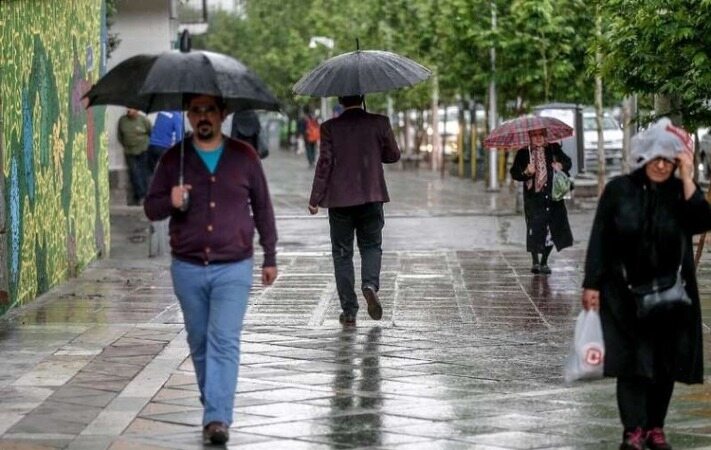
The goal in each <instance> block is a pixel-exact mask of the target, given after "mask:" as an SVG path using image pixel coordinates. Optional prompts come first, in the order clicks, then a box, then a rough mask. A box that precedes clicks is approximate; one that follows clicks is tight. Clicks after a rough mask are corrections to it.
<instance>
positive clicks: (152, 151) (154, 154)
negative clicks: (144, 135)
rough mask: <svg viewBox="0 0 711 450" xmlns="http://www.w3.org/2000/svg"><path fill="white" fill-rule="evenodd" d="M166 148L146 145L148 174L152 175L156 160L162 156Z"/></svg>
mask: <svg viewBox="0 0 711 450" xmlns="http://www.w3.org/2000/svg"><path fill="white" fill-rule="evenodd" d="M167 151H168V149H167V148H165V147H159V146H157V145H149V146H148V158H147V161H146V166H147V167H148V175H149V176H151V177H152V176H153V172H155V170H156V166H157V165H158V160H160V157H161V156H163V153H165V152H167Z"/></svg>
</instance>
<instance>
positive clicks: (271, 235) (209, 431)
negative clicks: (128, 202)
mask: <svg viewBox="0 0 711 450" xmlns="http://www.w3.org/2000/svg"><path fill="white" fill-rule="evenodd" d="M187 106H188V119H189V120H190V125H191V126H192V129H193V130H194V134H193V135H192V136H191V137H188V138H186V140H185V155H184V167H185V168H184V178H185V184H183V185H179V184H178V179H179V173H180V166H181V161H180V160H181V154H180V153H181V152H180V146H179V145H176V146H175V147H173V148H171V149H170V150H168V152H167V153H166V154H165V155H164V156H163V158H162V159H161V162H160V164H159V165H158V167H157V168H156V172H155V175H154V176H153V183H152V184H151V189H150V192H149V193H148V196H147V197H146V202H145V204H144V209H145V212H146V216H148V218H149V219H150V220H154V221H155V220H162V219H164V218H166V217H170V246H171V248H172V255H173V260H172V263H171V268H170V272H171V276H172V279H173V289H174V291H175V295H176V296H177V297H178V300H179V301H180V307H181V309H182V312H183V319H184V321H185V329H186V331H187V333H188V345H189V346H190V355H191V357H192V360H193V365H194V366H195V375H196V376H197V383H198V386H199V388H200V401H201V402H202V404H203V406H204V408H205V409H204V413H203V419H202V424H203V437H204V439H205V440H206V441H209V442H210V443H212V444H224V443H225V442H227V440H228V439H229V431H228V429H229V426H230V425H231V424H232V409H233V407H234V398H235V389H236V387H237V375H238V371H239V355H240V334H241V331H242V322H243V319H244V314H245V312H246V310H247V301H248V299H249V290H250V287H251V286H252V258H253V248H252V237H253V236H254V228H255V226H256V228H257V230H258V231H259V244H260V245H261V246H262V248H263V250H264V264H263V265H262V284H263V285H265V286H268V285H271V284H272V283H273V282H274V280H275V279H276V276H277V268H276V250H275V248H276V241H277V234H276V227H275V224H274V210H273V208H272V203H271V200H270V199H269V190H268V188H267V181H266V178H265V176H264V172H263V171H262V165H261V163H260V162H259V157H257V154H256V152H255V151H254V149H252V147H250V146H249V145H248V144H246V143H244V142H241V141H235V140H232V139H230V138H228V137H227V136H223V135H222V134H221V132H220V128H221V123H222V121H223V120H224V118H225V108H224V103H223V101H222V99H220V98H217V97H211V96H207V95H197V96H192V97H190V98H189V99H188V103H187ZM188 193H189V198H190V201H189V202H188V204H186V203H185V200H184V199H185V196H186V195H187V194H188Z"/></svg>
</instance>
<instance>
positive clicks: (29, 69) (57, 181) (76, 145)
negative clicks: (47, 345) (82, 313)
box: [0, 0, 109, 314]
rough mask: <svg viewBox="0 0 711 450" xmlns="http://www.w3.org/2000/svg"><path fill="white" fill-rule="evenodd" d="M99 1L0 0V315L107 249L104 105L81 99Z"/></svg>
mask: <svg viewBox="0 0 711 450" xmlns="http://www.w3.org/2000/svg"><path fill="white" fill-rule="evenodd" d="M104 8H105V5H104V4H103V1H102V0H61V1H58V0H51V1H48V0H0V100H1V101H2V107H1V108H2V109H0V118H1V119H2V130H1V131H2V133H1V135H2V142H0V145H1V146H2V147H0V149H1V150H2V165H1V166H0V169H1V170H2V175H4V177H0V182H2V181H1V180H3V179H4V182H2V186H0V192H2V195H3V197H4V198H3V200H4V213H5V220H6V224H5V233H4V234H0V236H3V238H4V239H5V242H4V243H5V244H6V250H5V252H6V253H7V254H6V257H5V258H0V261H2V260H3V259H4V262H5V264H4V265H5V266H6V267H4V268H0V270H5V271H6V280H7V281H6V284H7V286H6V289H7V292H8V293H7V295H4V296H3V295H0V314H2V313H4V312H6V311H7V310H8V309H9V308H11V307H12V306H15V305H19V304H23V303H26V302H29V301H32V300H33V299H34V298H35V297H36V296H37V295H38V294H40V293H42V292H44V291H46V290H48V289H49V288H50V287H52V286H54V285H55V284H57V283H59V282H61V281H62V280H64V279H66V278H67V277H69V276H74V275H76V274H77V273H78V272H79V271H80V270H81V269H82V268H83V267H85V266H86V265H87V264H88V263H89V262H91V261H92V260H93V259H95V258H96V257H97V256H100V255H105V254H106V253H107V251H108V248H109V184H108V152H107V137H106V133H105V132H104V108H103V107H99V108H92V109H90V110H86V109H85V108H84V102H83V101H82V100H81V96H82V94H83V93H84V92H85V91H86V90H87V89H88V88H89V87H90V86H91V84H92V83H93V82H95V81H96V80H97V79H98V78H99V76H100V75H101V74H102V73H103V72H104V70H105V68H104V64H103V61H105V57H104V50H103V49H104V46H103V45H102V44H103V42H105V36H106V29H105V21H104V17H105V14H104ZM2 204H3V202H0V205H2ZM1 248H2V246H0V249H1ZM1 288H2V286H0V289H1Z"/></svg>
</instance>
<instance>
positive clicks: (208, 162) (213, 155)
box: [195, 142, 225, 174]
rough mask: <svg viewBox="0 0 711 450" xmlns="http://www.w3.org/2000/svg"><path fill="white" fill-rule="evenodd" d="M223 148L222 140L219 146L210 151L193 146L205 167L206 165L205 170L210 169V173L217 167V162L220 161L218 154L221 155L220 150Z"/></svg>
mask: <svg viewBox="0 0 711 450" xmlns="http://www.w3.org/2000/svg"><path fill="white" fill-rule="evenodd" d="M224 149H225V143H224V142H223V143H222V144H220V146H219V147H217V148H216V149H215V150H211V151H205V150H202V149H201V148H198V147H197V146H195V150H196V151H197V154H198V155H199V156H200V159H202V162H204V163H205V167H207V170H209V171H210V173H211V174H214V173H215V169H216V168H217V163H218V162H220V156H222V151H223V150H224Z"/></svg>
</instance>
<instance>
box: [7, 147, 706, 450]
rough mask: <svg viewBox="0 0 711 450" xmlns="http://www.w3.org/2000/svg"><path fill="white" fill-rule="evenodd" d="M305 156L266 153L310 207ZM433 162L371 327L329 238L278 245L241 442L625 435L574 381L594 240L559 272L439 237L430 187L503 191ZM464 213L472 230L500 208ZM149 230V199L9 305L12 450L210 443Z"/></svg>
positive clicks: (242, 399) (691, 429) (253, 352)
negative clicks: (341, 319) (73, 262)
mask: <svg viewBox="0 0 711 450" xmlns="http://www.w3.org/2000/svg"><path fill="white" fill-rule="evenodd" d="M302 162H303V161H301V160H298V161H292V160H286V161H283V160H282V161H280V160H279V159H276V160H275V161H273V162H268V163H267V167H268V169H270V170H274V171H275V172H274V173H272V176H277V175H278V174H280V173H282V174H291V173H292V172H293V173H296V175H295V176H293V177H289V176H286V175H284V177H283V178H284V179H285V180H288V181H286V182H285V184H283V185H276V186H275V189H273V192H275V197H276V203H277V204H278V205H279V206H278V207H277V209H279V208H282V211H286V213H290V212H292V211H294V212H295V211H297V208H300V209H303V208H302V206H303V205H301V203H299V204H296V203H295V202H302V201H304V199H305V197H304V198H301V197H299V198H297V199H294V198H292V197H289V196H288V195H289V192H302V191H304V190H306V189H305V188H304V186H301V185H299V183H300V181H299V180H302V181H303V180H306V179H308V177H309V176H310V173H309V172H307V170H306V169H305V168H295V166H296V165H297V164H300V163H302ZM282 163H283V165H280V164H282ZM269 164H273V165H272V166H271V167H270V166H269ZM304 164H305V163H304ZM297 169H298V170H301V171H300V172H298V173H297V172H296V170H297ZM399 174H400V173H399V172H389V173H388V176H389V177H390V178H389V179H392V180H393V183H392V185H393V192H396V193H399V194H398V195H405V194H404V193H406V192H410V191H415V193H416V192H417V190H416V189H413V188H412V185H413V183H416V182H417V179H418V178H417V177H415V176H414V175H413V174H412V173H402V176H401V175H399ZM423 178H424V181H423V183H424V185H425V186H426V187H423V188H422V190H420V192H428V196H429V199H427V198H425V199H420V200H419V202H420V203H418V200H417V198H418V197H417V195H414V194H412V195H410V194H407V195H408V196H407V197H406V198H405V199H404V201H403V202H402V203H401V204H400V206H399V208H401V209H400V210H399V211H400V213H401V214H402V215H403V218H402V221H401V222H398V224H404V225H406V226H404V227H403V228H396V227H395V225H393V224H390V225H388V226H391V227H393V228H394V229H393V230H391V232H393V233H397V232H399V233H401V234H402V236H400V237H399V239H400V240H399V241H397V242H395V243H392V242H391V244H392V245H391V246H390V247H387V245H386V249H385V252H384V255H383V275H382V289H381V291H380V295H381V300H382V302H383V306H384V309H385V314H384V317H383V320H382V321H380V322H374V321H372V320H370V319H369V318H368V317H367V314H365V313H361V314H359V316H358V326H357V327H355V328H349V329H343V328H342V327H341V326H340V325H339V323H338V314H339V310H338V309H339V307H338V298H337V294H336V291H335V284H334V282H333V275H332V263H331V258H330V255H329V253H328V252H327V251H324V249H323V248H322V246H321V244H318V243H316V244H314V245H313V246H309V245H310V244H309V242H310V241H309V240H306V241H305V242H306V243H304V242H300V243H299V245H296V244H294V245H292V244H285V247H284V248H281V249H280V253H279V263H280V277H279V279H278V280H277V282H276V284H275V285H274V286H272V287H269V288H266V289H265V288H263V287H261V286H259V285H255V286H254V288H253V290H252V299H251V305H250V308H249V311H248V315H247V322H246V328H245V331H244V333H243V342H242V352H243V353H242V361H241V369H240V380H239V384H238V395H237V401H236V405H235V423H234V425H233V427H232V439H231V441H230V446H229V447H230V448H240V449H282V448H284V449H301V448H304V449H321V448H322V449H333V448H336V449H338V448H363V449H366V448H368V449H386V448H387V449H390V448H403V449H427V450H429V449H524V448H561V449H562V448H565V449H601V448H616V446H617V443H618V439H619V436H620V425H619V420H618V418H617V412H616V406H615V396H614V386H613V383H612V382H610V381H599V382H593V383H582V384H577V385H573V386H565V385H563V383H562V376H561V370H562V365H563V360H564V357H565V355H566V354H567V352H568V345H569V340H570V337H571V333H572V325H573V321H574V318H575V316H576V314H577V312H578V308H579V306H578V305H579V302H580V284H581V265H582V260H583V255H584V249H583V247H584V246H583V245H576V247H574V248H573V249H567V250H566V251H564V252H562V253H560V254H558V253H556V254H554V255H553V256H552V268H553V271H554V273H553V274H552V275H551V276H549V277H545V276H536V275H532V274H530V272H529V264H530V260H529V257H528V255H527V254H526V253H525V252H523V250H522V249H521V248H512V247H511V246H510V245H509V244H506V243H504V244H501V242H498V241H497V242H498V243H497V244H492V245H490V246H483V247H482V248H486V249H481V248H474V247H471V246H470V245H469V243H470V241H461V242H460V241H458V240H457V239H456V238H455V237H450V238H449V241H448V245H446V246H442V245H440V244H441V242H440V241H438V242H434V243H431V244H429V246H427V245H425V244H426V242H424V243H423V241H425V239H424V238H423V235H422V234H421V232H416V231H413V230H417V225H418V224H419V223H421V222H422V218H421V216H418V214H420V213H422V212H426V211H428V208H429V207H430V206H431V204H430V201H431V202H432V204H436V205H438V206H437V207H436V211H434V212H435V213H438V214H439V213H442V214H445V213H450V214H458V213H459V210H460V209H461V210H470V211H471V209H472V208H478V209H477V214H485V213H486V211H487V208H489V206H490V204H491V203H490V201H489V200H486V199H483V200H481V199H480V200H475V199H474V197H476V196H480V194H476V195H472V196H468V195H469V191H470V190H471V185H470V184H466V185H465V184H463V183H449V184H447V183H446V182H444V183H443V182H440V181H436V180H434V179H430V178H431V177H423ZM275 183H276V182H275ZM408 186H409V187H410V189H409V191H408V189H407V187H408ZM304 195H305V194H304ZM449 196H451V197H452V198H454V197H456V198H457V200H454V201H452V202H451V207H450V208H449V209H447V208H445V207H444V206H442V204H441V203H439V202H440V201H441V200H442V199H444V198H449ZM482 198H483V196H482ZM432 199H434V200H432ZM501 201H504V200H501ZM403 204H404V205H408V206H407V208H412V209H413V211H414V212H413V217H412V218H411V219H407V218H406V217H405V216H406V215H407V210H406V208H405V207H403V206H402V205H403ZM497 204H499V205H500V204H501V202H500V201H499V200H497ZM477 205H478V206H477ZM300 209H299V210H300ZM477 217H479V218H477ZM586 217H587V216H586ZM461 219H462V221H469V222H470V231H469V232H470V233H474V234H476V233H479V231H478V228H477V227H478V226H481V225H482V224H484V225H486V224H490V223H499V222H498V219H496V220H493V222H492V220H491V217H489V216H486V215H484V216H471V217H463V218H461ZM589 219H590V217H587V219H586V220H589ZM299 220H300V219H299ZM304 220H306V221H309V220H310V221H311V222H316V221H317V220H320V219H313V220H312V219H308V218H307V219H304ZM443 220H444V222H443V223H444V224H450V223H452V222H447V220H448V219H446V218H445V219H443ZM580 220H582V219H580ZM295 223H296V224H292V225H288V224H287V225H286V226H285V227H284V228H281V229H280V234H281V236H282V237H283V238H284V240H285V241H287V242H289V241H291V242H297V241H298V240H299V239H297V238H294V236H297V235H298V233H299V232H301V233H304V231H303V230H301V231H299V230H300V229H301V228H300V227H301V223H300V222H299V221H298V220H297V221H296V222H295ZM145 226H147V223H145V221H142V219H141V216H140V211H136V210H130V211H128V210H126V211H122V212H121V214H117V215H114V217H113V218H112V239H113V240H114V242H115V245H114V250H112V252H113V255H114V256H113V257H112V258H111V259H108V260H102V261H98V262H97V263H95V264H93V265H92V266H91V267H89V268H88V269H87V270H86V271H85V272H84V273H83V274H82V275H81V276H80V277H79V278H77V279H72V280H70V281H68V282H67V283H64V284H62V285H61V286H58V287H56V288H55V289H53V290H52V291H50V292H49V293H47V294H45V295H44V296H42V297H41V298H39V299H38V300H37V301H36V302H34V303H32V304H30V305H27V306H26V307H23V308H21V309H18V310H16V311H13V312H12V313H11V314H9V315H7V316H6V317H4V318H3V319H2V320H0V358H2V361H3V363H2V365H0V449H3V450H5V449H60V448H68V449H73V450H88V449H91V450H98V449H107V448H111V449H112V450H128V449H131V450H138V449H144V450H156V449H171V450H175V449H200V448H203V446H202V439H201V435H200V430H199V425H200V420H201V417H202V411H201V406H200V402H199V396H198V392H197V387H196V384H195V377H194V372H193V369H192V365H191V363H190V359H189V358H188V350H187V345H186V343H185V336H184V332H183V326H182V316H181V313H180V310H179V308H178V306H177V303H176V300H175V298H174V296H173V293H172V289H171V284H170V279H169V277H168V272H167V267H168V260H167V258H158V259H147V258H145V256H144V253H145V251H146V245H145V242H143V243H141V242H138V241H139V240H138V239H135V238H132V237H133V236H135V235H136V234H137V230H140V229H142V227H145ZM143 229H144V228H143ZM446 231H447V230H444V232H443V234H442V236H445V237H446ZM309 232H310V231H309ZM482 233H485V231H482ZM495 234H496V233H495ZM443 239H444V238H443ZM487 239H488V238H487ZM408 240H409V241H410V242H413V243H414V242H416V243H418V245H417V246H416V248H411V247H408V245H406V244H407V241H408ZM500 244H501V245H500ZM413 247H415V245H414V244H413ZM704 258H705V259H704V262H703V264H702V266H701V267H700V268H699V272H698V273H699V279H700V283H699V284H700V287H701V297H702V299H703V307H704V317H706V318H707V319H706V320H707V322H706V324H707V325H708V323H709V322H708V318H709V317H711V261H709V260H708V256H705V257H704ZM358 270H359V269H358V267H356V273H358ZM361 311H364V308H361ZM705 331H706V332H705V334H704V339H705V344H706V359H705V361H706V362H707V366H708V365H709V364H708V361H710V360H711V358H709V350H710V349H711V339H710V336H711V334H709V332H708V327H707V326H706V328H705ZM709 370H711V367H707V373H709ZM707 379H708V376H707ZM709 386H711V385H710V384H708V383H707V384H706V385H703V386H692V387H687V386H682V385H679V387H678V388H677V391H676V393H675V397H674V399H673V402H672V407H671V410H670V413H669V418H668V425H667V429H668V434H669V437H670V439H671V440H672V442H673V443H674V444H675V448H685V449H686V448H709V447H711V425H710V423H711V388H709Z"/></svg>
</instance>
